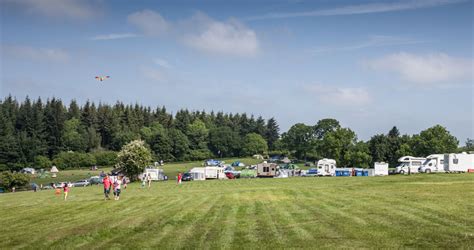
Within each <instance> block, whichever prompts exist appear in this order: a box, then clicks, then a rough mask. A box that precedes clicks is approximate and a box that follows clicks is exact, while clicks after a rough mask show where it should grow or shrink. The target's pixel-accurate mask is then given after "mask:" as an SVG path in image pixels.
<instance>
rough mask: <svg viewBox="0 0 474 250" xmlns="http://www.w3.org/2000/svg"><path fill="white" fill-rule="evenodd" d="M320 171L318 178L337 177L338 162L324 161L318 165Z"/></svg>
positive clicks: (320, 161)
mask: <svg viewBox="0 0 474 250" xmlns="http://www.w3.org/2000/svg"><path fill="white" fill-rule="evenodd" d="M316 167H317V169H318V173H317V175H318V176H335V175H336V160H333V159H322V160H319V161H318V163H317V164H316Z"/></svg>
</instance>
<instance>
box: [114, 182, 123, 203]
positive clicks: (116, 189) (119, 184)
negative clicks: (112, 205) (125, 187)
mask: <svg viewBox="0 0 474 250" xmlns="http://www.w3.org/2000/svg"><path fill="white" fill-rule="evenodd" d="M122 178H123V177H122V176H118V177H117V179H116V180H115V182H114V197H115V200H116V201H118V200H119V199H120V192H121V188H122Z"/></svg>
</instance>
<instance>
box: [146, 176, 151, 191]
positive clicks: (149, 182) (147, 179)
mask: <svg viewBox="0 0 474 250" xmlns="http://www.w3.org/2000/svg"><path fill="white" fill-rule="evenodd" d="M146 181H147V182H148V188H150V187H151V174H148V175H147V177H146Z"/></svg>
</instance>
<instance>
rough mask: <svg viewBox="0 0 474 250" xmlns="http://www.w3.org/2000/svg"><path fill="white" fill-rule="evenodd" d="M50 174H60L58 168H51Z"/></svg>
mask: <svg viewBox="0 0 474 250" xmlns="http://www.w3.org/2000/svg"><path fill="white" fill-rule="evenodd" d="M49 172H51V173H59V170H58V168H57V167H56V166H53V167H52V168H51V170H49Z"/></svg>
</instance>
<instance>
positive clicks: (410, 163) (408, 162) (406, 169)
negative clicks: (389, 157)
mask: <svg viewBox="0 0 474 250" xmlns="http://www.w3.org/2000/svg"><path fill="white" fill-rule="evenodd" d="M425 161H426V158H423V157H413V156H403V157H400V159H398V162H400V165H398V167H397V169H396V171H397V173H399V174H408V173H411V174H413V173H418V171H419V168H420V167H421V166H422V165H423V163H424V162H425Z"/></svg>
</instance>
